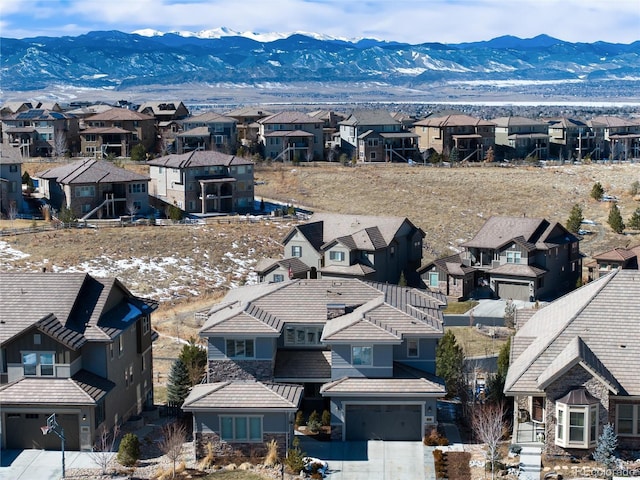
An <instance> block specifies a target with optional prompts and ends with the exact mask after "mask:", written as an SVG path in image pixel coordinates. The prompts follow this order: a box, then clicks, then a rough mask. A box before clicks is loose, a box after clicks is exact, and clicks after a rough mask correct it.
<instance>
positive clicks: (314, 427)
mask: <svg viewBox="0 0 640 480" xmlns="http://www.w3.org/2000/svg"><path fill="white" fill-rule="evenodd" d="M321 426H322V424H321V423H320V415H318V412H316V411H315V410H314V411H313V412H311V415H309V420H307V429H308V430H309V431H310V432H311V433H318V432H319V431H320V427H321Z"/></svg>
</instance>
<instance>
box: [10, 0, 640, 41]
mask: <svg viewBox="0 0 640 480" xmlns="http://www.w3.org/2000/svg"><path fill="white" fill-rule="evenodd" d="M638 5H639V1H638V0H615V1H607V2H603V1H602V0H518V1H504V0H395V1H393V2H391V1H388V0H364V1H363V0H359V1H345V0H272V1H266V0H242V1H233V2H231V1H229V0H202V1H198V0H185V1H178V0H111V1H106V0H47V1H43V0H2V5H1V6H0V8H1V9H2V10H1V11H0V13H1V14H2V29H3V34H2V35H3V36H9V37H19V35H18V34H17V32H19V33H23V32H31V33H30V34H29V36H34V35H38V34H47V35H55V34H56V33H54V32H55V31H56V29H57V30H59V33H58V35H60V34H78V33H85V32H87V31H89V30H110V29H116V30H121V31H125V32H130V31H133V30H138V29H142V28H153V29H156V30H161V31H184V30H190V31H200V30H209V29H213V28H216V27H223V26H224V27H228V28H231V29H233V30H237V31H253V32H258V33H267V32H293V31H307V32H317V33H323V34H329V35H333V36H338V37H346V38H355V37H375V38H381V39H386V40H398V41H405V42H409V43H423V42H443V43H458V42H465V41H478V40H489V39H491V38H495V37H498V36H501V35H515V36H519V37H523V38H528V37H533V36H536V35H539V34H542V33H546V34H548V35H551V36H554V37H557V38H560V39H563V40H567V41H585V42H593V41H597V40H604V41H614V42H622V43H630V42H632V41H635V40H638V39H639V37H640V35H639V29H638V26H639V25H640V8H638ZM28 15H30V16H31V25H26V21H27V20H28V18H27V20H25V18H26V16H28ZM21 22H22V23H21ZM21 36H24V35H21Z"/></svg>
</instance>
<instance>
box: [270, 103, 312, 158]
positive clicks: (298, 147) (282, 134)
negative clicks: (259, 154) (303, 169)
mask: <svg viewBox="0 0 640 480" xmlns="http://www.w3.org/2000/svg"><path fill="white" fill-rule="evenodd" d="M258 125H259V128H258V142H259V143H260V144H261V145H262V147H263V149H264V158H271V159H273V160H277V161H286V162H292V161H300V162H308V161H312V160H319V159H322V158H323V154H324V142H323V135H322V127H323V121H322V120H321V119H319V118H313V117H310V116H309V115H307V114H306V113H302V112H288V111H285V112H279V113H274V114H273V115H269V116H268V117H264V118H261V119H259V120H258Z"/></svg>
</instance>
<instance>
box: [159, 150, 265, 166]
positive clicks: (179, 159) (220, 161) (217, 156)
mask: <svg viewBox="0 0 640 480" xmlns="http://www.w3.org/2000/svg"><path fill="white" fill-rule="evenodd" d="M147 164H149V165H154V166H157V167H167V168H192V167H208V166H216V165H220V166H227V167H228V166H231V165H253V162H252V161H251V160H247V159H246V158H242V157H236V156H235V155H227V154H225V153H220V152H214V151H212V150H196V151H193V152H188V153H183V154H180V155H178V154H175V155H165V156H164V157H159V158H154V159H153V160H149V161H148V162H147Z"/></svg>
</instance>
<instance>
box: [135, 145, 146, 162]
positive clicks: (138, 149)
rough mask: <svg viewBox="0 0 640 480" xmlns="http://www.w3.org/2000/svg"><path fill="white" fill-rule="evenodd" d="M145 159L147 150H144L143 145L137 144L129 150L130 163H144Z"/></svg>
mask: <svg viewBox="0 0 640 480" xmlns="http://www.w3.org/2000/svg"><path fill="white" fill-rule="evenodd" d="M146 159H147V150H146V149H145V148H144V145H143V144H141V143H138V144H137V145H135V146H134V147H133V148H132V149H131V161H133V162H144V161H145V160H146Z"/></svg>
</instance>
